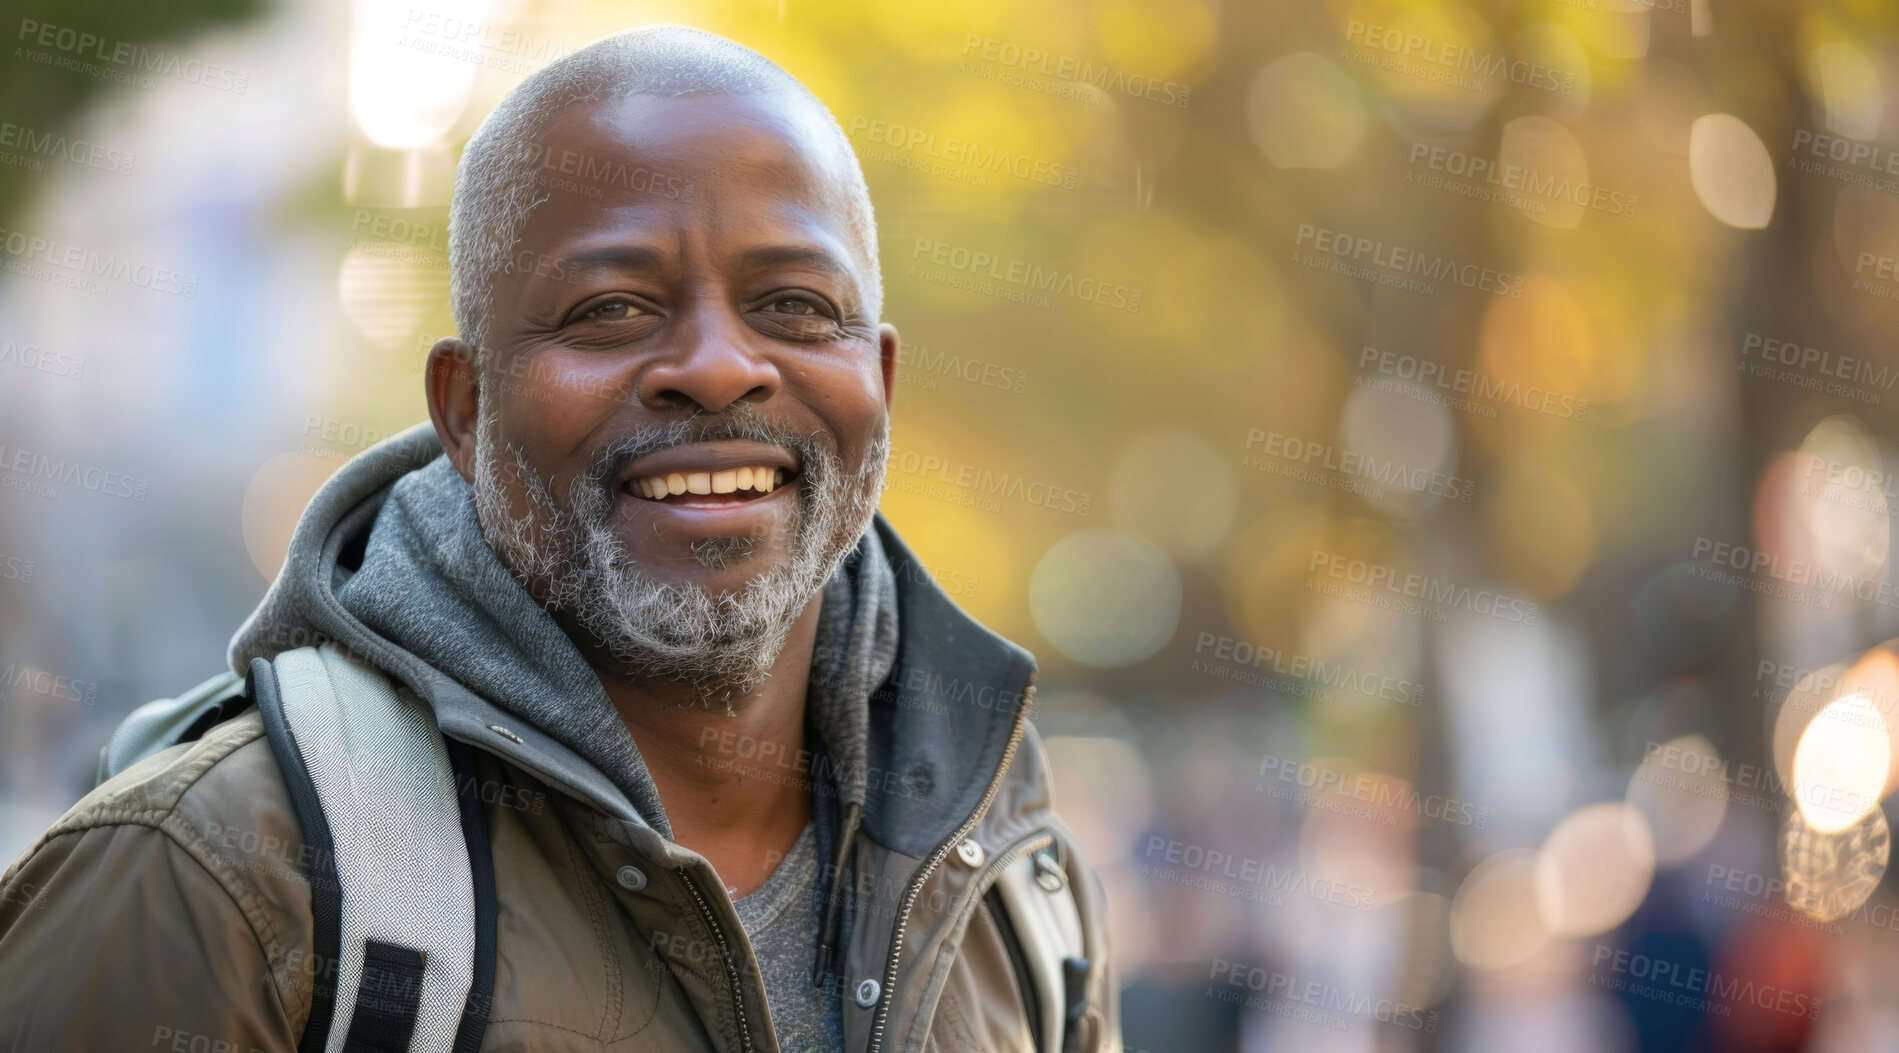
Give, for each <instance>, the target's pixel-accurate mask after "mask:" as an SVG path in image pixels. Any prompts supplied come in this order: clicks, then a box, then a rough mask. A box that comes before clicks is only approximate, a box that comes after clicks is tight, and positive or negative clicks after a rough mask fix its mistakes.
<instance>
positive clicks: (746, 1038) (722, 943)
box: [679, 867, 752, 1050]
mask: <svg viewBox="0 0 1899 1053" xmlns="http://www.w3.org/2000/svg"><path fill="white" fill-rule="evenodd" d="M679 876H680V878H681V879H682V880H684V881H685V883H686V888H687V889H688V890H690V891H691V892H692V900H693V902H694V903H697V904H698V905H699V916H700V917H701V918H704V919H705V923H706V928H708V929H711V930H712V935H713V937H714V938H715V939H717V940H718V941H719V956H720V957H721V958H723V959H724V960H725V976H726V979H727V980H729V981H731V984H732V1005H733V1006H734V1007H735V1008H736V1009H737V1010H738V1027H739V1046H740V1048H742V1049H745V1050H750V1049H751V1048H752V1031H751V1028H750V1027H748V1026H746V1023H745V992H744V990H743V989H742V988H741V986H740V980H739V971H738V963H737V962H736V961H733V959H732V945H731V943H729V942H727V940H726V938H725V929H724V928H722V927H721V926H720V925H719V919H718V918H717V917H716V916H715V915H714V914H713V913H712V906H711V904H709V903H707V902H706V897H705V894H704V893H702V892H700V891H699V883H698V882H697V881H694V880H693V879H692V875H691V874H690V873H688V872H687V870H686V868H685V867H680V868H679Z"/></svg>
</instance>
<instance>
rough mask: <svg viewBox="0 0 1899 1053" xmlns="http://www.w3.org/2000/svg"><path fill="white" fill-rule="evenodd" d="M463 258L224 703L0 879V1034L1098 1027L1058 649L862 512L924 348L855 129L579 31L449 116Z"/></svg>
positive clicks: (809, 1041)
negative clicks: (893, 293) (411, 411)
mask: <svg viewBox="0 0 1899 1053" xmlns="http://www.w3.org/2000/svg"><path fill="white" fill-rule="evenodd" d="M450 264H451V281H452V295H453V300H454V308H455V314H456V321H457V324H458V327H459V329H460V332H461V335H460V336H459V337H454V338H449V339H444V340H442V341H441V342H439V343H438V344H436V346H435V347H434V349H433V350H432V352H431V353H430V356H429V362H428V367H427V370H426V388H427V397H428V405H429V412H430V417H431V421H430V423H429V424H427V425H421V426H418V427H417V428H416V429H412V430H411V431H410V432H408V433H405V434H404V435H402V436H398V437H397V438H395V439H393V440H391V441H389V442H387V443H384V444H383V445H381V446H378V447H377V448H375V449H373V450H370V451H369V452H367V453H365V454H364V455H363V456H361V457H359V458H357V459H356V460H354V461H352V462H351V463H350V464H348V465H346V466H345V467H344V468H343V469H342V470H340V471H339V472H338V473H337V475H336V476H335V477H334V478H333V479H332V480H331V481H330V482H329V483H327V484H326V485H325V486H324V487H323V489H322V490H321V491H320V492H319V493H318V494H317V495H316V497H315V498H314V499H313V500H312V502H311V504H310V506H309V508H308V509H307V510H306V512H305V514H304V517H303V519H302V521H301V522H300V523H299V525H298V528H297V533H296V537H295V539H294V541H293V543H292V547H291V551H290V554H289V556H288V558H287V559H286V562H285V565H284V568H283V570H282V572H281V574H280V576H279V578H278V580H277V581H276V582H275V583H274V584H273V586H272V587H271V590H270V592H269V594H268V595H267V597H266V598H265V601H264V603H263V604H262V605H261V606H260V607H259V609H258V611H257V613H256V614H254V615H253V616H252V618H251V620H250V621H249V623H248V624H246V626H245V627H244V628H243V630H242V631H241V632H240V633H239V634H238V636H237V638H236V639H235V640H234V641H233V644H232V648H231V663H232V668H233V669H234V670H236V671H238V672H239V673H242V674H246V676H247V679H246V680H245V682H244V683H243V684H242V685H241V688H240V686H239V682H238V679H237V677H235V676H233V677H228V678H226V681H228V685H227V686H226V687H224V688H222V689H217V690H207V691H204V692H200V693H198V694H194V695H191V696H187V697H185V698H183V699H181V700H180V701H179V702H177V703H171V704H170V705H171V711H176V712H183V713H184V714H185V715H186V716H187V717H189V720H188V721H187V723H188V724H189V729H188V730H186V731H184V732H183V733H182V734H180V735H168V736H167V737H166V738H165V743H171V742H176V744H175V745H168V746H167V748H164V749H162V750H156V751H153V752H151V755H149V756H146V757H144V759H142V760H138V761H137V762H136V763H132V764H131V765H130V766H129V767H128V768H127V769H126V770H124V771H123V772H122V773H120V774H118V775H116V776H115V777H113V778H111V779H110V780H109V781H107V782H105V783H104V784H103V785H102V786H101V787H100V788H99V789H98V790H96V791H94V792H93V793H92V794H90V795H88V796H87V797H86V798H85V799H84V800H82V801H80V802H79V803H78V804H77V805H75V806H74V808H73V809H72V810H71V811H70V812H68V813H67V815H66V816H64V817H63V818H62V819H61V820H60V821H59V822H58V823H57V824H55V825H54V827H53V828H52V829H51V830H49V831H48V832H47V834H46V836H45V837H43V838H42V839H41V840H40V841H39V842H38V843H37V844H36V845H35V846H34V847H33V848H32V849H31V850H29V851H28V853H27V854H26V855H24V856H23V857H22V858H21V859H20V860H19V861H17V862H16V863H15V864H14V865H13V867H12V868H11V869H10V870H9V871H8V872H7V874H6V877H5V879H4V883H0V892H3V893H4V895H3V896H0V970H3V971H4V974H5V976H6V977H7V983H6V984H4V985H0V1040H3V1041H4V1044H5V1045H6V1046H7V1048H12V1049H34V1050H39V1049H108V1048H110V1049H135V1048H138V1049H143V1048H161V1049H173V1048H177V1049H190V1050H198V1049H206V1050H231V1051H236V1050H250V1049H268V1050H289V1049H293V1048H296V1049H302V1050H318V1049H329V1050H359V1049H360V1050H370V1049H373V1050H394V1049H417V1050H421V1049H439V1050H449V1049H454V1050H456V1051H458V1053H459V1051H472V1050H476V1049H484V1050H528V1049H532V1050H582V1049H585V1050H600V1049H627V1050H636V1049H637V1050H721V1051H753V1050H756V1051H770V1050H777V1049H784V1050H798V1051H804V1050H832V1049H847V1050H890V1051H896V1050H945V1051H947V1050H1009V1051H1018V1050H1019V1051H1029V1050H1034V1051H1049V1053H1072V1051H1095V1050H1105V1049H1118V1048H1119V1046H1120V1042H1119V1026H1118V1020H1117V1015H1116V1012H1117V1011H1116V993H1115V986H1114V982H1113V977H1112V975H1111V972H1110V968H1109V948H1108V943H1107V934H1106V928H1105V922H1104V919H1105V906H1104V904H1103V901H1102V896H1101V889H1100V885H1099V882H1098V880H1097V878H1096V877H1095V875H1094V873H1093V872H1092V871H1091V870H1090V869H1089V867H1088V866H1087V864H1086V863H1085V862H1084V860H1083V859H1082V858H1081V856H1080V854H1079V853H1078V851H1077V850H1076V847H1075V845H1074V843H1073V840H1072V838H1071V837H1070V835H1069V834H1068V832H1067V831H1066V829H1065V828H1064V827H1063V826H1062V825H1061V823H1060V822H1059V821H1058V820H1057V819H1056V818H1055V816H1054V814H1053V813H1052V811H1051V803H1050V799H1049V786H1048V776H1047V772H1046V770H1045V767H1044V762H1043V759H1042V755H1041V750H1040V747H1039V744H1038V741H1037V738H1036V736H1035V733H1034V730H1033V727H1032V726H1031V725H1030V723H1029V721H1028V710H1029V703H1030V700H1031V698H1032V696H1033V679H1034V665H1033V661H1032V660H1031V659H1030V657H1029V656H1028V654H1027V653H1026V652H1024V651H1023V650H1021V649H1020V648H1018V647H1016V646H1015V645H1013V644H1011V643H1009V642H1008V641H1006V640H1003V639H1002V638H1000V637H998V636H996V635H994V634H993V633H991V632H989V631H988V630H986V629H984V628H983V627H982V626H980V625H978V624H976V623H975V622H974V621H972V620H971V619H970V618H969V617H968V616H967V615H965V614H964V613H963V612H962V611H961V610H959V609H958V608H957V607H956V606H955V605H954V603H952V602H951V601H950V600H949V599H948V597H947V596H945V595H944V594H943V592H942V591H941V590H940V589H938V588H937V587H936V585H935V584H934V583H933V581H932V580H931V578H930V576H929V574H928V572H927V571H926V570H925V569H924V568H923V566H922V565H921V564H920V563H919V562H918V561H917V559H916V557H915V556H914V555H913V554H912V553H911V552H910V551H909V550H908V548H907V547H906V546H905V545H904V543H903V542H902V540H901V539H900V538H899V536H898V535H897V533H896V532H895V530H894V529H893V528H892V527H891V525H890V524H889V523H888V522H886V521H884V520H883V519H882V518H881V516H879V515H878V514H877V512H876V508H877V501H878V497H879V495H880V493H881V491H882V484H883V475H884V467H885V459H886V454H887V450H888V441H887V435H888V421H889V408H890V400H891V392H892V391H893V389H894V382H895V370H896V361H897V350H898V335H897V331H896V330H895V329H894V328H893V327H892V326H890V325H887V324H880V322H879V319H880V317H881V310H882V288H881V282H880V279H879V276H878V263H877V245H876V231H875V223H874V219H873V215H872V211H871V206H870V202H869V198H868V194H867V192H866V190H865V185H864V179H863V175H862V172H861V170H860V169H859V167H858V164H857V162H856V159H855V156H854V154H853V152H852V151H851V149H850V147H849V144H848V142H847V140H846V139H845V137H844V135H843V133H842V131H841V130H840V129H839V127H838V125H837V123H836V121H835V120H834V119H833V118H832V116H831V115H830V113H829V111H827V110H826V109H825V108H824V106H823V105H822V104H821V103H820V102H819V101H818V100H817V99H816V98H815V97H814V96H812V95H811V93H810V92H809V91H808V90H806V89H805V88H804V87H803V86H802V85H801V84H799V83H798V82H797V81H796V80H794V79H793V78H792V77H790V76H789V75H788V74H786V73H785V72H784V71H783V70H781V69H779V68H778V67H777V66H775V65H773V64H772V63H771V62H769V61H768V60H766V59H764V58H763V57H761V56H759V55H758V54H756V53H754V52H752V51H749V50H747V49H745V48H742V47H740V46H738V45H736V44H733V43H731V42H730V41H726V40H724V39H722V38H719V37H716V36H713V35H711V34H707V33H703V32H699V31H696V30H690V29H684V28H679V27H655V28H649V29H642V30H636V31H630V32H627V33H621V34H617V35H615V36H612V37H608V38H605V39H603V40H600V41H597V42H595V43H594V44H592V45H589V46H588V47H586V48H583V49H581V50H579V51H576V52H574V53H572V54H570V55H567V56H565V57H563V58H561V59H560V60H558V61H557V62H555V63H553V64H552V65H550V66H549V67H547V68H546V69H544V70H542V71H541V72H539V73H537V74H536V75H534V76H533V77H531V78H529V79H528V80H527V81H525V82H524V83H522V84H521V85H520V86H519V87H518V88H516V89H515V90H514V91H513V92H512V93H511V94H510V95H509V96H508V97H507V98H506V99H505V100H504V101H503V103H502V104H501V106H500V107H499V108H498V109H496V110H495V112H494V113H493V114H492V115H490V116H489V118H488V119H487V120H486V121H485V122H484V123H483V125H482V127H481V129H480V130H479V131H478V132H477V133H476V135H475V136H474V138H473V139H472V140H471V141H470V142H469V144H468V147H467V150H466V152H465V153H464V154H463V157H462V161H461V168H460V174H459V178H458V181H457V185H456V189H455V195H454V200H453V203H452V206H451V236H450ZM207 687H208V688H216V684H213V685H208V686H207ZM186 703H190V705H186ZM252 703H255V704H254V705H253V704H252ZM194 707H195V708H194ZM378 721H382V722H381V723H377V722H378ZM438 729H439V730H438ZM122 737H123V736H122ZM119 742H120V740H117V739H115V743H114V749H115V750H117V748H118V747H119ZM133 752H134V754H136V752H137V751H133ZM115 756H116V753H115V752H114V751H108V757H107V760H108V762H109V763H108V767H114V768H116V767H117V766H118V764H117V763H116V762H114V757H115ZM430 758H436V759H437V760H438V761H439V764H437V765H436V767H430V764H431V763H432V761H431V760H430ZM451 766H452V773H451ZM438 775H439V777H437V776H438ZM398 776H399V777H398ZM445 830H446V831H447V832H448V833H447V835H446V837H447V840H444V839H443V838H444V834H443V831H445ZM402 866H407V867H408V869H407V870H406V871H404V870H401V869H400V867H402Z"/></svg>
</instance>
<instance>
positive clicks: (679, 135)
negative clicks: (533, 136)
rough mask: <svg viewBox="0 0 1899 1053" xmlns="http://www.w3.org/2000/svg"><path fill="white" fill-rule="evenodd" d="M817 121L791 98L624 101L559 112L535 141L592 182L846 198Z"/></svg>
mask: <svg viewBox="0 0 1899 1053" xmlns="http://www.w3.org/2000/svg"><path fill="white" fill-rule="evenodd" d="M815 111H816V106H815V104H813V103H811V102H810V101H808V100H804V99H800V98H798V97H797V96H794V95H791V94H790V93H786V92H750V93H744V94H712V93H696V94H691V95H680V96H658V95H623V96H618V97H613V98H599V99H584V100H581V101H578V102H574V103H570V104H569V105H567V106H565V107H562V108H561V110H560V111H558V112H557V113H556V114H554V115H553V117H552V118H550V119H549V120H548V122H547V124H546V126H545V127H544V128H543V129H542V132H541V135H540V136H538V139H539V145H540V146H541V147H542V150H543V153H546V154H559V153H565V154H568V155H569V156H570V159H569V160H568V162H567V163H568V167H570V168H575V167H578V168H581V169H590V170H591V171H592V172H593V174H596V175H597V174H598V173H599V171H600V170H601V169H602V168H604V167H607V166H609V165H611V164H623V165H639V166H644V167H647V168H650V169H653V170H655V171H656V172H661V174H665V175H671V176H674V177H677V178H686V179H690V180H691V181H692V182H693V184H694V186H695V187H696V186H700V185H706V184H710V186H709V187H708V189H716V188H717V186H718V185H720V184H725V183H731V182H735V181H739V182H758V181H759V177H761V176H763V177H768V178H770V179H772V180H774V181H776V182H777V183H779V184H781V185H782V190H783V191H784V192H786V193H793V194H795V193H806V194H817V195H827V196H828V195H831V194H834V193H841V192H843V191H844V189H845V186H846V184H847V179H846V178H845V170H844V168H843V166H841V165H840V164H839V162H840V160H843V159H841V158H839V157H838V156H837V148H836V147H835V146H834V145H833V144H832V143H831V138H832V137H831V136H826V135H824V134H823V132H824V131H825V127H824V122H826V121H828V117H825V116H824V115H823V114H821V113H818V112H815ZM589 161H590V162H591V165H589V164H588V162H589Z"/></svg>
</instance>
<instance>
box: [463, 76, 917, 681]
mask: <svg viewBox="0 0 1899 1053" xmlns="http://www.w3.org/2000/svg"><path fill="white" fill-rule="evenodd" d="M812 116H813V115H812V114H810V112H809V111H806V110H803V109H801V108H799V107H797V106H794V105H792V104H790V103H789V101H788V100H787V99H785V98H783V97H780V96H773V95H739V96H732V95H697V96H685V97H680V98H670V99H666V98H656V97H651V96H635V97H631V98H625V99H616V100H607V101H602V102H586V103H580V104H575V105H573V106H570V107H568V108H567V109H565V110H563V111H561V112H560V113H559V114H557V115H556V116H555V117H554V119H553V120H552V121H551V122H550V123H549V125H548V126H547V127H546V128H545V129H544V130H543V132H542V134H541V135H540V136H539V137H538V138H537V141H538V143H539V146H540V151H539V154H538V158H539V161H540V164H541V165H542V168H541V178H540V180H539V182H538V184H537V186H536V189H535V192H536V193H537V194H539V195H545V196H546V200H545V201H544V202H543V203H542V204H540V205H539V206H538V207H536V209H535V210H534V212H533V213H532V215H531V216H530V217H529V219H528V221H527V223H526V225H525V227H524V229H523V230H522V234H521V238H520V241H519V242H518V243H517V245H516V246H515V251H514V256H513V258H512V266H511V267H510V273H507V274H504V275H503V276H501V277H500V279H499V281H498V282H497V284H496V287H495V294H494V298H493V301H492V303H491V305H490V310H489V334H488V346H487V347H486V348H485V349H484V352H483V359H482V360H483V370H482V376H481V387H480V394H479V414H478V419H477V420H476V421H475V427H474V431H475V442H474V452H473V455H472V458H471V457H470V456H469V455H468V454H467V453H466V452H465V451H457V450H451V456H455V455H456V453H457V452H462V453H463V455H462V456H460V457H457V464H458V466H459V467H461V468H462V470H463V474H464V475H468V476H470V477H471V479H472V481H473V482H474V484H475V490H476V497H477V509H478V512H479V514H480V517H481V521H482V527H483V531H484V533H485V534H486V535H487V536H488V538H489V540H490V542H491V544H493V545H494V546H495V548H496V550H497V552H499V553H500V555H501V556H502V558H503V560H504V561H505V562H507V563H508V564H509V565H510V566H511V568H512V569H513V570H514V571H515V572H516V573H517V574H520V575H521V576H522V577H523V578H525V579H527V581H528V584H529V586H530V587H531V588H533V589H534V591H535V592H536V594H537V595H538V596H540V597H541V598H542V599H543V600H545V601H548V602H550V604H551V605H552V606H553V608H554V610H555V612H556V616H557V617H559V618H561V619H562V620H563V622H564V623H565V624H567V626H568V628H569V630H570V632H571V631H572V630H573V629H575V628H580V629H584V630H586V632H587V633H588V634H590V635H591V637H592V638H593V640H594V642H595V643H597V644H598V645H599V648H598V650H599V652H601V653H602V656H603V657H606V658H609V659H612V660H613V661H614V662H615V663H616V664H617V665H618V666H620V667H621V671H622V672H624V673H626V674H628V675H636V676H638V675H661V676H670V677H675V678H682V679H691V680H695V681H699V682H701V683H702V684H703V685H706V686H708V687H711V688H723V689H726V690H731V689H734V688H736V689H739V690H748V689H749V688H750V687H751V686H754V685H755V684H756V683H757V682H758V681H759V680H760V679H762V677H763V676H764V673H765V671H766V670H767V669H768V668H769V665H770V662H771V660H772V659H773V658H775V657H776V655H777V652H778V649H779V648H780V647H781V646H782V644H783V639H784V635H785V632H786V630H788V628H789V626H790V623H791V622H792V621H793V620H795V619H796V617H797V615H798V614H799V613H800V612H802V611H803V609H804V608H805V607H806V606H807V605H808V602H809V600H810V598H811V597H812V595H813V594H815V592H816V591H817V589H818V587H819V586H821V585H822V583H823V581H824V579H825V578H826V577H828V576H829V574H830V572H831V571H832V570H833V569H834V568H835V566H836V564H837V562H838V561H839V560H840V559H841V558H842V556H843V555H844V554H845V553H846V552H847V551H848V549H849V547H850V545H851V544H852V542H854V541H855V539H856V537H857V536H858V535H859V534H860V533H862V531H863V529H864V528H865V527H866V526H867V525H868V522H869V519H870V516H871V514H872V513H873V512H874V510H875V507H876V501H877V497H878V495H879V492H880V490H881V485H882V478H883V466H884V459H885V456H886V452H887V420H888V401H887V394H886V393H887V391H888V381H889V379H890V373H889V371H890V370H892V369H894V358H895V351H896V334H895V331H894V330H891V329H889V328H888V327H884V328H883V330H882V331H881V332H880V330H879V327H878V324H877V320H876V319H875V318H872V317H869V316H868V314H867V311H868V310H869V305H868V304H867V303H866V302H865V296H866V288H867V284H868V282H867V275H866V274H865V270H864V268H865V267H866V265H867V263H866V261H864V260H862V259H861V257H860V254H859V252H858V251H857V247H856V243H855V241H854V240H853V235H852V233H851V231H850V228H849V224H848V212H847V210H846V207H845V204H846V201H847V200H848V199H847V198H846V197H845V188H846V186H847V184H846V183H844V182H843V180H842V178H841V176H840V173H839V171H838V169H837V163H836V159H827V158H825V157H823V156H822V155H821V154H820V155H817V156H813V154H812V152H811V151H810V150H809V148H808V147H806V146H805V145H803V144H809V143H822V142H826V141H827V140H826V139H823V138H821V137H819V136H818V135H817V134H816V132H817V131H818V128H817V127H816V126H814V125H813V124H812V123H811V119H812ZM445 383H448V384H450V385H452V383H453V382H452V381H450V382H445ZM436 386H438V385H436V384H435V383H434V382H433V381H432V385H431V398H432V400H436V399H437V397H438V396H437V393H436V392H435V390H434V388H435V387H436ZM450 401H453V399H452V397H450ZM437 419H438V424H439V423H440V421H441V419H442V418H441V415H440V414H439V413H438V418H437ZM470 460H472V463H468V462H469V461H470ZM682 491H683V492H682Z"/></svg>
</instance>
